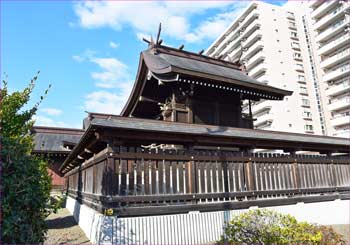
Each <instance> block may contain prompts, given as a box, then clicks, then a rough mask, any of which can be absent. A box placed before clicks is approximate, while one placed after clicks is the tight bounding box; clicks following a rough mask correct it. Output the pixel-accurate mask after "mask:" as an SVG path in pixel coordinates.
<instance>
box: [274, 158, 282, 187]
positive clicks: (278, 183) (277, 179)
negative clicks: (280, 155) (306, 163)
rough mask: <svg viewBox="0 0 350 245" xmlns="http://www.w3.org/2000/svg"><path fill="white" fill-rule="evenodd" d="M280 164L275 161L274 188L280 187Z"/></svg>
mask: <svg viewBox="0 0 350 245" xmlns="http://www.w3.org/2000/svg"><path fill="white" fill-rule="evenodd" d="M280 168H281V165H280V164H279V163H275V176H276V183H275V184H276V190H280V189H281V184H280V172H281V170H280Z"/></svg>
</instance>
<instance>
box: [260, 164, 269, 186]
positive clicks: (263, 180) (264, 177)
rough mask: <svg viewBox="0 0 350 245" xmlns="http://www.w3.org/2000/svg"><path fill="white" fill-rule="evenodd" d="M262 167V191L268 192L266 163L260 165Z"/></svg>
mask: <svg viewBox="0 0 350 245" xmlns="http://www.w3.org/2000/svg"><path fill="white" fill-rule="evenodd" d="M259 165H260V170H261V184H262V187H261V188H262V190H267V187H266V170H265V164H264V163H259Z"/></svg>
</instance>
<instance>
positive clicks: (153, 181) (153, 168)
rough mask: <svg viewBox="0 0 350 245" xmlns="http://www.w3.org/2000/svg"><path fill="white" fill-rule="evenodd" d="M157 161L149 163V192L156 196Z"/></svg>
mask: <svg viewBox="0 0 350 245" xmlns="http://www.w3.org/2000/svg"><path fill="white" fill-rule="evenodd" d="M156 165H157V161H154V160H153V161H151V190H152V195H155V194H157V166H156Z"/></svg>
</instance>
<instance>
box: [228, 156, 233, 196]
mask: <svg viewBox="0 0 350 245" xmlns="http://www.w3.org/2000/svg"><path fill="white" fill-rule="evenodd" d="M227 164H228V171H229V177H228V178H229V181H230V192H234V179H233V178H234V176H233V165H234V163H233V162H229V163H227Z"/></svg>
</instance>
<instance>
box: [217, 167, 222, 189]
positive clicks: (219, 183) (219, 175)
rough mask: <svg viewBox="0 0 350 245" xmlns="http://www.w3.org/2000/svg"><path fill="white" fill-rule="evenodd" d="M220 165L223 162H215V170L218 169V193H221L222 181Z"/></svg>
mask: <svg viewBox="0 0 350 245" xmlns="http://www.w3.org/2000/svg"><path fill="white" fill-rule="evenodd" d="M222 164H223V162H221V161H220V162H217V169H218V192H223V188H222V180H223V175H222Z"/></svg>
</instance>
